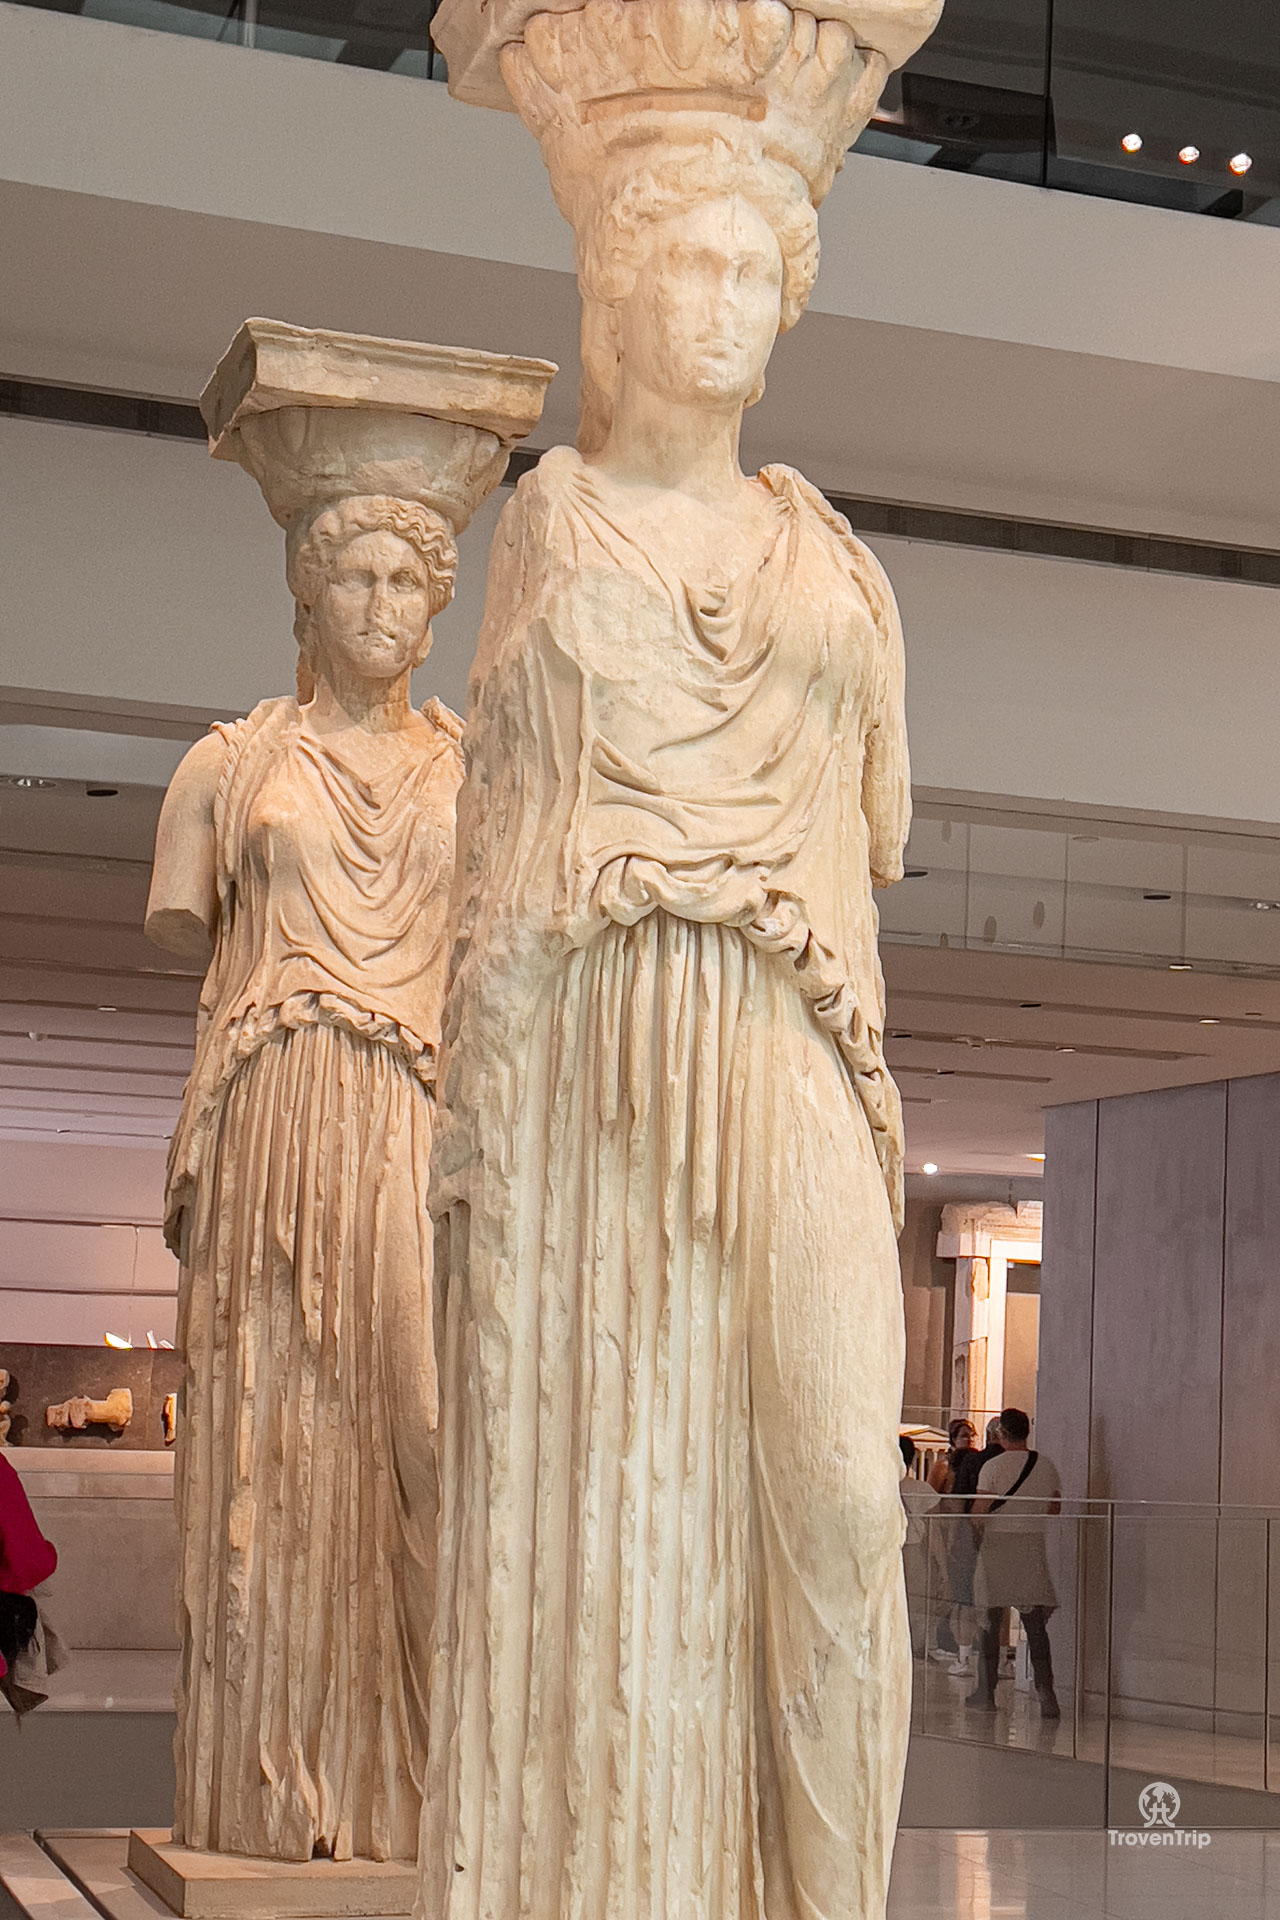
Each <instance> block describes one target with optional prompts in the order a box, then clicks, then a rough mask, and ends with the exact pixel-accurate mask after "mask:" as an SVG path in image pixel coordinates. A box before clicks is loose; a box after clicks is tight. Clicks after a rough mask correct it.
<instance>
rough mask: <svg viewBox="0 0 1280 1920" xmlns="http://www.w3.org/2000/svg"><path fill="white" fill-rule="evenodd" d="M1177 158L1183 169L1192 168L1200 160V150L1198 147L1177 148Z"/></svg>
mask: <svg viewBox="0 0 1280 1920" xmlns="http://www.w3.org/2000/svg"><path fill="white" fill-rule="evenodd" d="M1178 158H1179V160H1181V162H1182V164H1183V166H1184V167H1194V165H1195V163H1196V161H1197V160H1198V159H1199V158H1200V149H1199V147H1179V148H1178Z"/></svg>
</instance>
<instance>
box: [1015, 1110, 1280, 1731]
mask: <svg viewBox="0 0 1280 1920" xmlns="http://www.w3.org/2000/svg"><path fill="white" fill-rule="evenodd" d="M1046 1119H1047V1124H1046V1154H1047V1158H1046V1163H1045V1212H1044V1265H1043V1300H1042V1308H1043V1320H1042V1343H1041V1372H1040V1408H1039V1421H1038V1427H1037V1433H1038V1437H1039V1438H1040V1440H1041V1441H1042V1443H1043V1445H1044V1446H1045V1447H1046V1448H1047V1449H1048V1450H1049V1451H1050V1452H1051V1453H1052V1454H1053V1457H1054V1458H1055V1459H1056V1460H1058V1461H1059V1462H1060V1464H1061V1467H1062V1473H1063V1484H1064V1488H1065V1489H1066V1490H1067V1492H1068V1493H1069V1494H1072V1495H1075V1496H1077V1497H1079V1496H1088V1497H1090V1498H1093V1499H1095V1500H1106V1501H1116V1502H1120V1503H1122V1505H1121V1507H1120V1508H1118V1509H1117V1510H1116V1518H1115V1521H1114V1532H1113V1538H1112V1542H1111V1548H1110V1553H1111V1568H1110V1572H1109V1574H1108V1570H1107V1567H1106V1565H1105V1560H1106V1554H1105V1552H1104V1551H1103V1549H1102V1546H1101V1543H1100V1541H1098V1540H1097V1539H1095V1540H1094V1541H1093V1542H1092V1545H1093V1547H1094V1551H1093V1553H1092V1556H1091V1561H1090V1565H1089V1568H1088V1572H1087V1576H1086V1585H1087V1588H1088V1591H1089V1593H1090V1595H1091V1601H1090V1604H1095V1605H1096V1604H1097V1602H1098V1599H1099V1597H1100V1595H1101V1594H1102V1592H1103V1590H1104V1588H1105V1587H1106V1585H1107V1582H1108V1579H1109V1580H1110V1584H1111V1587H1112V1590H1113V1592H1114V1595H1115V1620H1116V1628H1115V1646H1114V1649H1113V1656H1112V1657H1113V1665H1114V1669H1115V1674H1116V1685H1117V1689H1118V1692H1119V1694H1120V1696H1121V1698H1122V1699H1123V1700H1126V1701H1127V1702H1128V1703H1129V1710H1130V1711H1132V1712H1140V1711H1149V1710H1150V1708H1151V1707H1152V1705H1155V1706H1157V1707H1159V1706H1160V1705H1161V1704H1162V1703H1164V1704H1165V1707H1166V1710H1167V1711H1170V1712H1180V1713H1182V1714H1183V1715H1184V1716H1185V1717H1186V1719H1187V1721H1188V1722H1189V1723H1194V1724H1200V1725H1203V1726H1210V1725H1213V1726H1216V1727H1217V1728H1218V1730H1219V1731H1223V1730H1229V1731H1241V1730H1247V1729H1250V1728H1253V1729H1256V1728H1257V1727H1259V1726H1260V1725H1261V1719H1260V1716H1261V1715H1263V1713H1264V1711H1265V1701H1266V1696H1267V1688H1268V1686H1269V1683H1270V1682H1269V1675H1268V1672H1267V1661H1268V1653H1267V1649H1268V1647H1269V1645H1270V1633H1269V1624H1268V1605H1267V1600H1266V1596H1267V1594H1268V1592H1269V1591H1270V1582H1271V1580H1272V1578H1273V1576H1274V1573H1275V1570H1276V1561H1275V1552H1276V1547H1277V1544H1278V1542H1277V1540H1276V1537H1275V1528H1274V1525H1273V1523H1272V1522H1270V1521H1269V1520H1268V1519H1267V1517H1266V1516H1267V1513H1268V1512H1269V1511H1270V1508H1271V1506H1272V1505H1273V1503H1274V1485H1275V1471H1274V1463H1275V1460H1276V1457H1277V1451H1278V1450H1280V1420H1278V1415H1277V1404H1276V1395H1275V1391H1274V1381H1275V1373H1276V1366H1277V1361H1278V1357H1280V1295H1278V1294H1277V1291H1276V1287H1275V1284H1274V1278H1275V1251H1274V1249H1275V1243H1276V1233H1277V1226H1278V1224H1280V1222H1278V1217H1277V1206H1278V1202H1277V1193H1276V1181H1275V1167H1276V1163H1277V1153H1278V1151H1280V1076H1278V1075H1276V1074H1265V1075H1259V1076H1257V1077H1253V1078H1243V1079H1238V1080H1232V1081H1225V1082H1223V1081H1219V1082H1216V1083H1210V1084H1208V1085H1204V1086H1197V1087H1183V1088H1173V1089H1168V1090H1162V1091H1156V1092H1152V1093H1145V1094H1133V1095H1129V1096H1126V1097H1123V1098H1119V1099H1107V1100H1100V1101H1088V1102H1080V1103H1075V1104H1072V1105H1069V1106H1065V1107H1059V1108H1056V1109H1054V1110H1052V1111H1051V1112H1050V1113H1049V1114H1048V1115H1047V1116H1046ZM1153 1503H1154V1504H1153ZM1218 1503H1221V1506H1219V1505H1218ZM1259 1509H1262V1510H1263V1511H1261V1512H1259V1511H1258V1510H1259ZM1092 1683H1093V1684H1094V1685H1100V1684H1102V1681H1101V1677H1100V1675H1099V1674H1098V1673H1096V1672H1095V1674H1094V1675H1093V1679H1092ZM1197 1711H1198V1714H1199V1719H1198V1720H1197V1717H1196V1716H1197Z"/></svg>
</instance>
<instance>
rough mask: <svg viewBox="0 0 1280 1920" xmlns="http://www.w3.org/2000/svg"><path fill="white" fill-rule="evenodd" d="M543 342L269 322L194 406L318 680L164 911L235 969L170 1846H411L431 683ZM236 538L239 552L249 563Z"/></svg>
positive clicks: (192, 1230) (188, 1160)
mask: <svg viewBox="0 0 1280 1920" xmlns="http://www.w3.org/2000/svg"><path fill="white" fill-rule="evenodd" d="M552 372H554V368H552V367H550V366H549V365H548V364H547V363H546V362H543V361H522V360H512V359H509V358H507V357H505V356H498V355H490V354H482V353H473V352H468V351H464V350H458V349H452V348H441V347H425V346H417V345H413V344H410V343H405V342H400V341H382V340H372V339H367V338H364V337H362V336H360V335H345V334H330V333H314V332H310V331H307V330H305V329H302V328H293V327H285V326H282V325H280V324H279V323H276V322H272V321H250V322H248V323H247V324H246V327H245V328H244V330H243V331H242V333H241V334H240V336H239V337H238V338H237V340H236V341H235V342H234V344H233V346H232V348H231V349H230V351H229V352H228V354H227V356H226V358H225V359H224V361H223V362H222V363H221V365H220V366H219V368H218V370H217V373H216V374H215V375H214V378H213V380H212V382H211V383H210V386H209V388H208V389H207V391H206V393H205V395H204V398H203V401H202V405H203V408H204V412H205V418H206V421H207V422H208V425H209V429H210V438H211V442H212V447H213V451H214V453H215V455H217V456H218V457H219V458H223V459H230V460H236V461H238V462H239V463H240V464H241V465H242V466H244V467H245V468H246V469H247V470H248V471H249V472H250V473H251V474H252V475H253V476H254V478H255V479H256V480H257V481H258V482H259V484H260V486H261V487H262V491H263V493H264V495H265V497H266V500H267V504H268V506H269V507H270V509H271V511H272V514H273V515H274V517H275V518H276V520H277V521H279V523H280V524H281V525H282V526H283V527H284V528H285V530H286V535H287V540H286V564H287V571H288V578H289V585H290V587H291V589H292V591H293V594H294V597H295V600H296V602H297V618H296V623H295V633H296V636H297V640H298V646H299V671H298V683H299V691H298V697H297V698H296V699H295V698H284V699H278V700H267V701H264V702H263V703H262V705H260V706H259V707H257V708H255V709H254V711H253V712H252V713H251V714H250V715H249V717H248V718H247V719H245V720H238V721H235V722H234V723H231V724H228V725H218V726H215V727H214V729H213V730H212V732H211V733H210V734H209V735H208V737H207V738H206V739H204V740H202V741H201V742H200V743H199V744H198V745H196V746H195V747H193V748H192V749H191V751H190V753H188V755H187V756H186V758H185V759H184V761H183V762H182V765H181V766H180V767H179V769H178V772H177V773H176V775H175V776H174V780H173V784H172V786H171V787H170V789H169V793H168V795H167V797H166V800H165V804H164V810H163V813H162V815H161V820H160V829H159V834H158V838H157V843H156V859H155V871H154V877H153V880H152V887H151V897H150V901H149V904H148V917H147V930H148V932H149V933H150V934H151V936H152V937H153V938H154V939H155V940H157V941H158V942H159V943H160V944H162V945H164V946H167V947H171V948H173V949H175V950H177V951H178V952H182V953H186V954H190V955H204V956H207V955H208V953H209V951H210V948H212V956H213V957H212V962H211V964H210V967H209V971H208V974H207V976H206V978H205V982H204V988H203V991H202V994H201V1004H200V1022H199V1031H198V1038H197V1046H196V1060H195V1066H194V1070H193V1072H192V1074H191V1078H190V1080H189V1081H188V1084H187V1088H186V1094H185V1098H184V1102H183V1109H182V1117H181V1120H180V1122H179V1125H178V1129H177V1132H176V1133H175V1135H174V1139H173V1145H172V1149H171V1153H170V1161H169V1184H168V1206H167V1225H166V1231H167V1235H168V1238H169V1243H170V1245H171V1246H172V1247H173V1249H174V1251H175V1253H176V1254H177V1255H178V1258H179V1260H180V1262H181V1280H180V1294H179V1303H180V1313H179V1345H180V1347H181V1348H182V1350H183V1352H184V1353H185V1356H186V1362H187V1379H186V1390H185V1391H186V1404H185V1417H184V1419H183V1421H182V1423H181V1427H180V1430H179V1440H178V1460H177V1512H178V1522H179V1528H180V1533H181V1571H180V1620H181V1628H182V1664H181V1672H180V1678H179V1687H178V1737H177V1765H178V1791H177V1804H176V1808H175V1815H174V1835H173V1837H174V1840H175V1841H176V1842H178V1843H181V1844H185V1846H187V1847H189V1848H195V1849H207V1850H210V1851H213V1852H222V1853H236V1854H251V1855H257V1856H262V1857H266V1858H270V1859H273V1860H276V1861H291V1860H292V1861H300V1860H310V1859H311V1858H312V1856H313V1855H315V1854H325V1855H329V1856H331V1857H332V1858H334V1859H336V1860H346V1859H350V1858H352V1857H353V1856H357V1857H360V1858H364V1859H371V1860H397V1859H398V1860H405V1859H412V1858H413V1856H414V1853H415V1849H416V1846H417V1837H418V1821H419V1812H420V1805H421V1789H422V1771H423V1763H424V1758H425V1740H426V1705H427V1703H426V1690H427V1673H426V1646H427V1636H428V1633H429V1629H430V1621H431V1609H432V1594H433V1588H434V1561H435V1523H436V1482H435V1464H434V1457H433V1440H432V1429H433V1428H434V1426H435V1423H436V1413H437V1394H436V1365H435V1356H434V1345H433V1339H432V1317H431V1316H432V1308H431V1275H432V1240H431V1229H430V1223H429V1220H428V1217H427V1212H426V1192H427V1170H428V1157H429V1153H430V1148H431V1137H432V1122H433V1113H434V1082H435V1062H436V1051H437V1045H438V1041H439V1030H440V1010H441V1002H442V998H443V992H444V981H445V969H446V961H447V954H448V929H447V906H448V897H449V888H450V883H451V880H452V874H453V838H454V799H455V795H456V792H457V789H458V784H459V781H460V780H461V777H462V757H461V752H460V749H459V744H458V736H459V732H460V723H459V722H458V721H457V719H456V718H455V717H454V715H452V714H451V713H449V711H448V710H447V709H446V708H445V707H443V706H441V704H440V702H439V701H438V700H430V701H428V703H427V705H426V706H425V707H424V708H423V709H422V710H421V711H418V710H416V709H415V708H414V707H413V706H412V704H411V702H410V698H409V680H410V675H411V674H412V672H413V670H414V668H415V667H417V666H420V665H421V663H422V662H423V660H424V659H425V658H426V655H427V652H428V649H429V648H430V645H431V620H432V617H433V616H434V615H435V614H437V613H439V611H440V610H441V608H442V607H444V606H445V605H446V604H447V602H448V600H449V598H450V596H451V594H452V591H453V579H454V569H455V565H456V560H457V550H456V547H455V536H456V535H457V533H458V532H459V531H460V530H461V529H462V528H463V527H464V526H465V525H466V523H467V521H468V519H469V518H470V517H471V515H472V513H473V512H474V511H475V509H476V507H477V506H478V505H479V504H480V502H481V501H482V500H483V499H484V498H485V496H486V495H487V494H488V493H489V492H490V490H491V489H492V488H493V487H494V486H496V484H497V483H498V481H499V480H500V479H501V477H502V474H503V471H504V469H505V467H506V464H507V457H508V450H509V448H510V447H511V445H512V443H513V442H514V441H515V440H517V439H519V438H521V437H522V436H523V435H524V434H526V433H528V431H529V430H530V428H531V427H532V426H533V424H534V422H535V421H536V420H537V418H538V414H539V411H540V409H541V404H542V396H543V392H544V389H545V386H546V382H547V380H548V379H549V377H550V375H551V374H552ZM234 563H235V557H234V555H228V565H234Z"/></svg>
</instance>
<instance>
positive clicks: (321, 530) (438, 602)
mask: <svg viewBox="0 0 1280 1920" xmlns="http://www.w3.org/2000/svg"><path fill="white" fill-rule="evenodd" d="M362 533H394V534H396V535H397V536H398V537H399V538H400V539H401V540H403V541H404V542H405V544H406V545H407V546H410V547H412V548H413V550H414V552H415V553H416V554H417V556H418V558H419V560H421V562H422V564H423V567H424V569H425V570H426V575H427V585H428V600H429V604H430V608H431V615H430V617H431V619H433V620H434V619H435V616H436V615H437V614H438V613H439V612H440V611H441V609H442V608H443V607H447V606H448V604H449V601H450V600H451V598H452V597H453V581H454V575H455V574H456V572H457V569H458V548H457V543H456V542H455V540H454V537H453V530H452V528H451V527H450V526H449V523H448V522H447V521H446V520H444V519H443V518H442V517H441V515H440V514H438V513H433V512H432V510H431V508H430V507H424V506H420V505H419V504H418V502H417V501H416V500H398V499H396V498H394V497H393V496H392V495H390V494H380V493H375V494H362V495H359V496H357V497H355V498H353V499H349V500H340V501H338V503H337V504H336V505H335V506H332V507H325V508H324V509H323V511H322V512H320V513H318V514H317V515H316V517H315V519H314V520H312V521H311V522H310V524H309V525H308V526H307V527H306V528H305V529H304V530H303V531H302V532H301V533H300V534H299V536H298V537H297V539H296V542H295V540H293V539H291V540H290V541H289V550H288V554H287V559H286V569H285V570H286V576H287V578H288V582H289V591H290V592H291V593H292V595H293V597H294V599H295V601H296V602H297V612H296V614H295V615H294V622H293V633H294V638H295V639H296V640H297V642H298V652H299V655H300V659H299V666H298V694H299V698H300V699H302V700H307V699H309V698H310V696H311V692H312V690H313V686H314V682H313V679H312V657H313V654H314V651H315V631H314V629H315V622H314V619H313V616H312V609H313V607H314V606H315V603H316V601H317V600H318V599H319V597H320V595H321V593H322V592H323V591H324V585H325V581H326V580H327V579H328V576H329V572H330V570H331V568H332V566H333V563H334V561H335V560H336V559H337V557H338V555H339V554H340V553H341V552H342V551H343V549H344V548H345V547H348V546H350V544H351V542H352V541H353V540H354V539H355V538H356V537H357V535H359V534H362Z"/></svg>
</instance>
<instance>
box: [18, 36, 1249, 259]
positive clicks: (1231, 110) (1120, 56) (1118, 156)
mask: <svg viewBox="0 0 1280 1920" xmlns="http://www.w3.org/2000/svg"><path fill="white" fill-rule="evenodd" d="M25 3H26V4H33V5H37V6H49V7H51V8H53V9H54V10H55V11H57V12H59V13H83V14H84V15H85V16H86V17H89V18H93V19H98V20H115V21H120V22H122V23H124V24H126V25H130V26H139V27H152V28H157V29H160V30H162V31H166V32H172V33H186V34H193V35H196V36H197V37H199V38H203V39H211V40H222V41H229V42H233V43H239V44H241V45H244V46H246V47H258V48H265V49H266V50H268V51H270V52H274V53H287V54H299V55H303V56H306V57H309V58H312V59H317V60H331V61H336V62H338V63H339V64H341V65H346V66H359V67H372V68H377V69H380V70H383V71H386V72H390V73H397V74H409V75H413V76H415V77H418V78H421V79H431V80H443V79H444V78H445V67H444V62H443V60H442V59H441V58H440V56H439V54H437V53H436V52H435V51H434V49H433V47H432V44H431V36H430V25H431V19H432V16H433V14H434V13H435V10H436V6H437V4H438V0H25ZM858 151H861V152H866V153H874V154H879V155H883V156H887V157H889V158H892V159H896V160H906V161H911V162H914V163H916V164H918V165H921V166H926V167H934V168H941V169H945V170H948V171H952V172H957V171H959V172H968V173H976V174H985V175H989V176H994V177H995V178H998V179H1002V180H1014V181H1022V182H1025V183H1027V184H1029V185H1034V186H1041V187H1056V188H1059V189H1062V190H1065V191H1067V192H1072V193H1086V194H1095V195H1102V196H1104V197H1107V198H1111V199H1120V200H1135V201H1140V202H1143V203H1146V204H1149V205H1153V206H1161V207H1168V208H1173V209H1176V210H1179V211H1183V212H1187V213H1203V214H1210V215H1212V216H1214V217H1216V218H1221V219H1242V220H1252V221H1256V222H1260V223H1262V224H1265V225H1272V226H1274V225H1280V34H1278V33H1277V31H1276V25H1275V16H1274V7H1273V4H1272V0H1217V4H1215V5H1214V6H1212V7H1206V6H1203V5H1194V4H1193V3H1192V0H1159V4H1158V5H1157V4H1155V3H1154V0H946V9H945V12H944V14H943V18H942V22H941V24H940V26H939V27H938V29H937V31H936V32H935V34H934V35H933V38H932V39H931V40H930V41H929V42H928V43H927V45H926V46H925V47H924V48H923V50H922V51H921V52H920V53H919V54H918V55H917V57H916V58H915V59H914V60H912V61H911V62H910V63H909V65H908V66H907V67H906V68H905V69H904V71H903V72H902V73H901V74H899V75H895V76H894V78H893V79H892V81H891V82H890V85H889V88H888V89H887V91H886V94H885V98H884V100H883V102H882V105H881V109H880V112H879V113H878V115H877V117H876V119H875V121H874V122H873V123H872V125H871V126H870V127H869V128H868V129H867V131H866V132H865V133H864V134H863V136H862V138H861V140H860V141H859V142H858Z"/></svg>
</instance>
